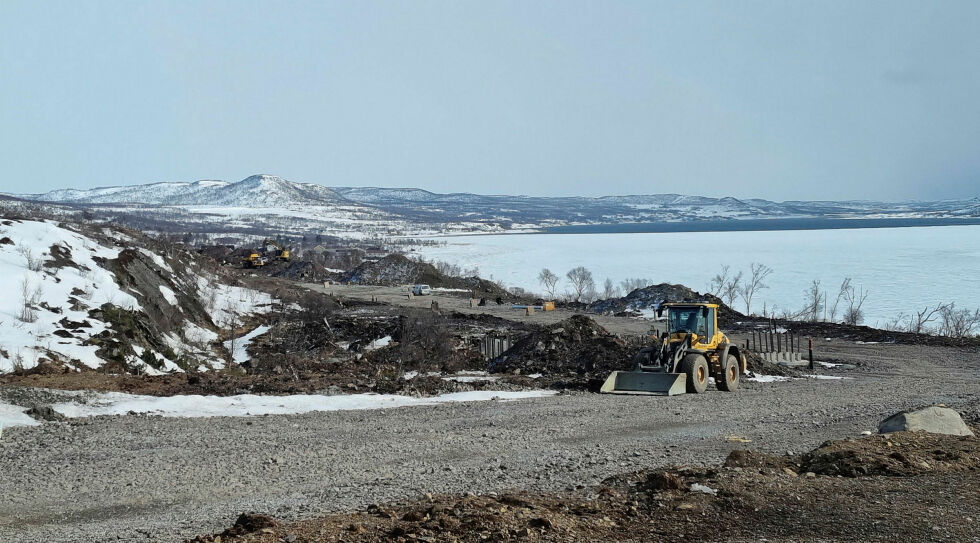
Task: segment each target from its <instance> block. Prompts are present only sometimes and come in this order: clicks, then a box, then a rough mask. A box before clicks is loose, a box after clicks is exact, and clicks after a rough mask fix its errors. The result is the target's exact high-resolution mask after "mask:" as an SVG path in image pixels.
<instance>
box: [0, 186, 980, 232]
mask: <svg viewBox="0 0 980 543" xmlns="http://www.w3.org/2000/svg"><path fill="white" fill-rule="evenodd" d="M14 196H16V197H17V198H20V199H22V200H20V201H19V202H21V203H19V204H17V205H20V206H23V205H31V204H32V203H33V202H44V203H46V205H49V206H51V205H54V204H55V203H57V205H58V206H60V208H61V209H60V210H59V213H64V212H65V211H64V209H69V210H70V209H71V208H72V207H74V208H75V209H76V210H77V212H78V213H86V214H95V215H97V216H101V217H106V219H107V220H111V221H114V222H118V223H122V224H127V225H131V226H134V227H136V228H139V229H141V230H144V231H148V232H174V231H184V232H193V233H197V234H206V235H208V236H211V237H212V238H213V239H229V238H231V239H238V240H243V241H244V240H246V239H249V238H259V239H261V238H262V237H267V236H269V235H273V236H282V237H284V238H296V237H299V236H303V235H307V236H308V235H321V236H322V235H326V236H333V237H339V238H346V239H360V240H372V241H374V242H375V243H377V242H379V241H380V240H385V239H390V238H392V237H396V236H405V237H421V236H426V235H440V234H460V233H500V232H507V231H512V232H513V231H529V230H537V229H542V228H548V227H555V226H568V225H611V224H636V223H697V222H703V221H737V220H747V219H835V220H840V219H861V218H864V219H929V220H942V221H947V222H949V221H956V220H959V221H961V222H962V221H964V220H965V221H967V222H972V221H976V220H977V219H980V200H978V199H977V198H973V199H968V200H948V201H936V202H914V201H913V202H872V201H841V202H828V201H787V202H772V201H769V200H762V199H758V198H751V199H739V198H735V197H731V196H727V197H722V198H713V197H706V196H695V195H684V194H674V193H671V194H648V195H642V194H639V195H629V196H603V197H595V198H593V197H577V196H562V197H533V196H508V195H482V194H470V193H450V194H439V193H434V192H429V191H426V190H422V189H418V188H382V187H334V188H328V187H325V186H321V185H318V184H312V183H296V182H292V181H288V180H286V179H283V178H281V177H276V176H273V175H253V176H251V177H248V178H246V179H243V180H241V181H238V182H234V183H229V182H226V181H213V180H209V181H196V182H193V183H153V184H149V185H137V186H123V187H107V188H97V189H90V190H73V189H67V190H56V191H51V192H47V193H43V194H26V195H14ZM14 205H15V202H14V201H12V200H9V199H8V200H7V201H6V202H4V201H0V206H6V207H10V206H14Z"/></svg>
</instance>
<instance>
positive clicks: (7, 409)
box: [0, 402, 41, 436]
mask: <svg viewBox="0 0 980 543" xmlns="http://www.w3.org/2000/svg"><path fill="white" fill-rule="evenodd" d="M25 411H27V408H25V407H21V406H19V405H10V404H9V403H4V402H0V436H2V435H3V429H4V428H11V427H14V426H37V425H39V424H41V423H40V422H38V421H36V420H34V419H33V418H32V417H31V416H30V415H28V414H27V413H25Z"/></svg>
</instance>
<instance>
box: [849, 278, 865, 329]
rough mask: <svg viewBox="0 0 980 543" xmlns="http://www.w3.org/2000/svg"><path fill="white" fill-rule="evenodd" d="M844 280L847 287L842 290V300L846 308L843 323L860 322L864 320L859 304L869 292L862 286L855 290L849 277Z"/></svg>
mask: <svg viewBox="0 0 980 543" xmlns="http://www.w3.org/2000/svg"><path fill="white" fill-rule="evenodd" d="M846 282H847V289H846V290H844V291H843V295H844V300H845V301H846V302H847V309H846V310H845V311H844V323H846V324H860V323H861V321H862V320H864V311H862V310H861V306H863V305H864V301H865V300H866V299H867V298H868V294H869V293H868V292H865V290H864V287H859V288H858V289H857V290H855V288H854V286H853V285H851V284H850V279H849V278H848V279H847V280H846Z"/></svg>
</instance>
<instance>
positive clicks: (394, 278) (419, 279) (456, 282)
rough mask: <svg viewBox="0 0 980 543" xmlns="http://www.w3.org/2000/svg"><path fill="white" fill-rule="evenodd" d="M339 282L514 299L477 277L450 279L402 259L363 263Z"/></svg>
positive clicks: (429, 267) (430, 267) (428, 266)
mask: <svg viewBox="0 0 980 543" xmlns="http://www.w3.org/2000/svg"><path fill="white" fill-rule="evenodd" d="M341 281H344V282H350V283H358V284H362V285H383V286H398V285H411V284H425V285H429V286H431V287H442V288H454V289H466V290H469V291H471V295H472V296H474V297H477V298H497V297H498V296H499V297H502V298H504V299H507V300H512V299H514V295H513V294H511V293H509V292H507V291H506V290H504V289H502V288H500V286H498V285H497V284H496V283H494V282H492V281H487V280H486V279H480V278H479V277H450V276H448V275H445V274H443V273H442V272H440V271H439V270H437V269H436V268H435V266H433V265H432V264H429V263H427V262H419V261H417V260H411V259H409V258H407V257H405V256H403V255H398V254H393V255H388V256H386V257H384V258H382V259H381V260H378V261H377V262H364V263H363V264H361V265H360V266H358V267H356V268H354V269H353V270H350V271H349V272H347V273H345V274H343V275H342V276H341Z"/></svg>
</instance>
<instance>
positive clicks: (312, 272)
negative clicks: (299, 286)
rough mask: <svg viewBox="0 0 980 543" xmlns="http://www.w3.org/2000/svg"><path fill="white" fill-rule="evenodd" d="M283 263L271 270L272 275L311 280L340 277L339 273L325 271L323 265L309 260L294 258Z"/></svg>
mask: <svg viewBox="0 0 980 543" xmlns="http://www.w3.org/2000/svg"><path fill="white" fill-rule="evenodd" d="M283 264H284V265H282V266H279V267H278V268H276V269H275V270H274V271H273V273H272V276H273V277H282V278H285V279H292V280H294V281H313V282H322V281H336V280H338V279H339V278H340V274H339V273H337V272H332V271H327V269H326V268H325V267H323V266H321V265H320V264H317V263H315V262H310V261H309V260H294V261H292V262H289V263H288V264H285V263H283Z"/></svg>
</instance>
